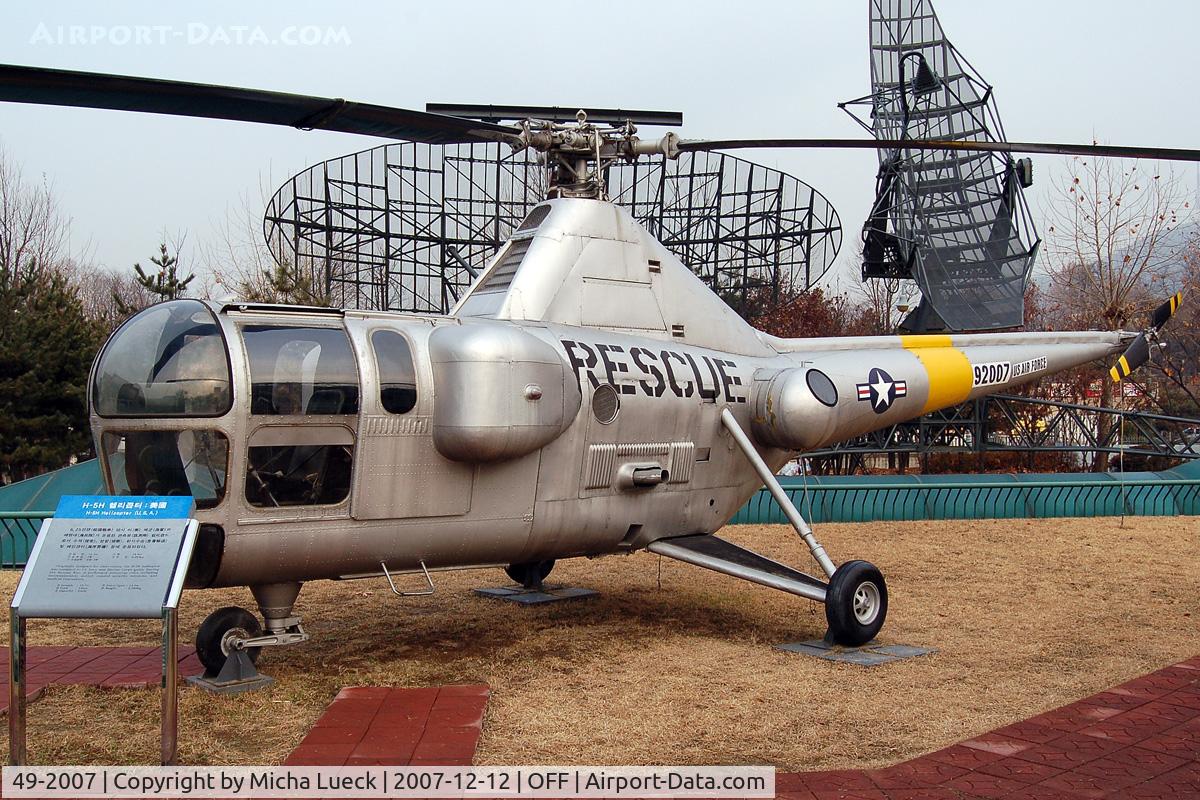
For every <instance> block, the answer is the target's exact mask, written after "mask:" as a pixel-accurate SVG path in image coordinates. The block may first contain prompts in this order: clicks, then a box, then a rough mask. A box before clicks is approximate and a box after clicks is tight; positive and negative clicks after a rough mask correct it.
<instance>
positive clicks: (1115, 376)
mask: <svg viewBox="0 0 1200 800" xmlns="http://www.w3.org/2000/svg"><path fill="white" fill-rule="evenodd" d="M1108 374H1109V375H1110V376H1112V379H1113V383H1120V382H1121V373H1119V372H1117V368H1116V367H1113V368H1112V369H1110V370H1109V371H1108Z"/></svg>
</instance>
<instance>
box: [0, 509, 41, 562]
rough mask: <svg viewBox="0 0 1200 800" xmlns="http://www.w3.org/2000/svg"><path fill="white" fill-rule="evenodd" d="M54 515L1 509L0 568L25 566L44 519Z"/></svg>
mask: <svg viewBox="0 0 1200 800" xmlns="http://www.w3.org/2000/svg"><path fill="white" fill-rule="evenodd" d="M52 516H54V515H53V514H45V513H39V512H36V511H0V569H15V568H17V567H23V566H25V561H26V559H28V558H29V551H30V550H32V549H33V541H34V540H35V539H37V535H38V531H39V530H41V528H42V521H43V520H45V519H47V518H49V517H52Z"/></svg>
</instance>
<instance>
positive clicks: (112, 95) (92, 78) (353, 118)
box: [0, 64, 518, 144]
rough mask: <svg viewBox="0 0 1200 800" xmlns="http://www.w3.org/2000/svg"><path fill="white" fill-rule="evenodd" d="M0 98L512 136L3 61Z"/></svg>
mask: <svg viewBox="0 0 1200 800" xmlns="http://www.w3.org/2000/svg"><path fill="white" fill-rule="evenodd" d="M0 101H6V102H11V103H37V104H42V105H55V106H77V107H81V108H107V109H112V110H116V111H142V112H146V113H150V114H172V115H175V116H181V117H207V118H209V119H228V120H237V121H241V122H259V123H263V124H267V125H287V126H289V127H292V128H299V129H301V130H311V129H316V130H327V131H339V132H341V133H358V134H363V135H366V136H380V137H383V138H385V139H407V140H411V141H417V142H428V143H430V144H456V143H460V142H488V141H508V140H510V139H511V138H512V137H514V136H516V135H517V133H518V131H517V129H516V128H511V127H509V126H507V125H496V124H493V123H490V122H480V121H478V120H471V119H462V118H461V117H452V116H445V115H442V114H430V113H428V112H425V111H411V110H408V109H403V108H391V107H389V106H378V105H373V104H370V103H355V102H351V101H347V100H343V99H341V98H333V97H313V96H309V95H300V94H287V93H285V92H268V91H263V90H261V89H241V88H237V87H234V86H214V85H210V84H205V83H188V82H185V81H170V80H159V79H157V78H136V77H130V76H126V75H107V74H104V73H99V72H77V71H74V70H65V69H46V68H42V67H24V66H16V65H10V64H0Z"/></svg>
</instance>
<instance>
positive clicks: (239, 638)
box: [221, 628, 250, 655]
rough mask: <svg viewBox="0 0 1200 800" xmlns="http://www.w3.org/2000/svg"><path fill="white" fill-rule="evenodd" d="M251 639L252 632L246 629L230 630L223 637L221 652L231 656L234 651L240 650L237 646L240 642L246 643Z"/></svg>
mask: <svg viewBox="0 0 1200 800" xmlns="http://www.w3.org/2000/svg"><path fill="white" fill-rule="evenodd" d="M249 638H250V632H249V631H247V630H246V629H244V628H230V629H229V630H227V631H225V635H224V636H222V637H221V652H222V653H224V654H225V655H229V654H230V653H232V652H233V651H234V650H240V649H241V648H239V647H238V646H237V645H238V643H239V642H244V641H246V640H247V639H249Z"/></svg>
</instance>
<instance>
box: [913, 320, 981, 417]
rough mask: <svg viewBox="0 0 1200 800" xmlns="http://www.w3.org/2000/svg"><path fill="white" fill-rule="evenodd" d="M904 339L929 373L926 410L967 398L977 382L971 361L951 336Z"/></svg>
mask: <svg viewBox="0 0 1200 800" xmlns="http://www.w3.org/2000/svg"><path fill="white" fill-rule="evenodd" d="M900 343H901V344H902V345H903V346H904V349H905V350H908V351H909V352H911V353H912V354H913V355H914V356H916V357H917V358H918V359H919V360H920V362H921V365H922V366H923V367H925V372H926V373H927V374H928V375H929V397H928V398H926V400H925V408H924V409H923V410H922V412H921V413H922V414H924V413H927V412H929V411H934V410H936V409H939V408H948V407H949V406H953V405H957V404H958V403H961V402H962V401H963V400H966V399H967V395H969V394H970V393H971V387H972V385H973V384H974V378H973V373H972V371H971V362H970V361H969V360H967V357H966V356H965V355H964V354H963V352H962V351H961V350H959V349H958V348H957V347H954V345H952V344H951V342H950V337H949V336H944V335H929V336H901V337H900Z"/></svg>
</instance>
